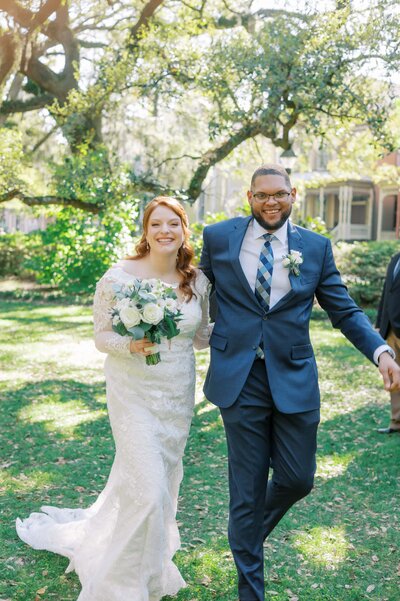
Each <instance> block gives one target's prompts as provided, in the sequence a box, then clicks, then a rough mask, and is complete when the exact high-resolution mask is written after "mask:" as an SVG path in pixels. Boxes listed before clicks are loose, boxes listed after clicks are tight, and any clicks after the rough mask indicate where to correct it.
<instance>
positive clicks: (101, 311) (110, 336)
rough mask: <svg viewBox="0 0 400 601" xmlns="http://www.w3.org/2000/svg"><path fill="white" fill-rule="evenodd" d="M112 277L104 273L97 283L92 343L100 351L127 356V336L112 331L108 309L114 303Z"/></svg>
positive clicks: (128, 353) (128, 341) (128, 338)
mask: <svg viewBox="0 0 400 601" xmlns="http://www.w3.org/2000/svg"><path fill="white" fill-rule="evenodd" d="M114 282H115V280H113V278H112V277H110V276H108V275H104V276H103V277H102V278H101V280H99V282H98V283H97V286H96V292H95V295H94V299H93V323H94V343H95V345H96V348H97V349H98V350H99V351H100V352H102V353H109V354H110V355H117V356H120V357H128V356H129V355H130V351H129V345H130V337H129V336H120V334H117V333H116V332H113V330H112V325H111V314H110V309H111V307H112V306H113V303H114V292H113V289H112V284H113V283H114Z"/></svg>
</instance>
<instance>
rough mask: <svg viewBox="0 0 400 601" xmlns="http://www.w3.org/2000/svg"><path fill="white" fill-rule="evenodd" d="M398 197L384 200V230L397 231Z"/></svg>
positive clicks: (393, 196) (387, 197)
mask: <svg viewBox="0 0 400 601" xmlns="http://www.w3.org/2000/svg"><path fill="white" fill-rule="evenodd" d="M396 205H397V202H396V196H395V195H394V194H393V195H391V196H385V198H384V199H383V211H382V230H383V231H385V232H392V231H393V230H395V229H396Z"/></svg>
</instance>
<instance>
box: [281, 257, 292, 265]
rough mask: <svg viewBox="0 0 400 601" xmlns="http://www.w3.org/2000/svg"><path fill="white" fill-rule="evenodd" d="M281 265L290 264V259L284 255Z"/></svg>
mask: <svg viewBox="0 0 400 601" xmlns="http://www.w3.org/2000/svg"><path fill="white" fill-rule="evenodd" d="M282 265H283V266H284V267H289V265H290V259H288V258H287V257H285V258H284V259H283V261H282Z"/></svg>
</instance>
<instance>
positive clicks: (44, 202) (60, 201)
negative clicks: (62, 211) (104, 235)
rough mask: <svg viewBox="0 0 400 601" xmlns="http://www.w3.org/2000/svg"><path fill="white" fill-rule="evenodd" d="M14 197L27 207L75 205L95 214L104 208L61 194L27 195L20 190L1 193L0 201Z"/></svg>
mask: <svg viewBox="0 0 400 601" xmlns="http://www.w3.org/2000/svg"><path fill="white" fill-rule="evenodd" d="M14 198H18V199H19V200H20V201H21V202H23V203H24V204H26V205H28V206H29V207H34V206H36V207H47V206H50V205H58V206H63V207H75V208H76V209H82V211H87V212H88V213H93V214H95V215H97V214H98V213H100V211H101V210H102V209H103V208H104V207H102V206H101V205H96V204H92V203H90V202H84V201H83V200H79V199H78V198H63V197H61V196H28V195H27V194H24V193H23V192H21V191H20V190H10V191H9V192H6V193H5V194H1V195H0V203H2V202H7V201H8V200H13V199H14Z"/></svg>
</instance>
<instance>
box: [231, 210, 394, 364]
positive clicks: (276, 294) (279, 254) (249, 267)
mask: <svg viewBox="0 0 400 601" xmlns="http://www.w3.org/2000/svg"><path fill="white" fill-rule="evenodd" d="M287 231H288V221H286V222H285V223H284V224H283V225H282V227H280V228H279V229H278V230H276V231H275V232H274V236H275V238H274V239H273V240H272V241H271V246H272V252H273V253H274V268H273V271H272V282H271V294H270V303H269V306H270V308H271V307H273V306H274V305H276V303H277V302H278V301H279V300H280V299H281V298H282V297H284V296H285V294H287V293H288V292H289V291H290V289H291V286H290V280H289V269H288V268H287V267H284V266H283V262H282V261H283V256H284V255H287V254H288V252H289V246H288V233H287ZM268 233H270V232H268V231H267V230H266V229H264V228H263V227H262V226H261V225H260V224H259V223H258V221H256V220H255V219H252V220H251V221H250V223H249V225H248V227H247V230H246V233H245V235H244V238H243V242H242V247H241V249H240V253H239V261H240V265H241V267H242V270H243V273H244V275H245V276H246V279H247V281H248V282H249V286H250V288H251V289H252V290H253V292H254V291H255V288H256V279H257V270H258V263H259V259H260V253H261V249H262V247H263V246H264V242H265V239H264V238H263V235H264V234H268ZM385 351H387V352H389V353H390V355H391V356H392V357H393V358H394V351H393V349H391V347H390V346H388V345H387V344H385V345H383V344H382V345H381V346H379V347H378V348H377V349H376V350H375V352H374V356H373V361H374V363H375V364H376V365H378V360H379V357H380V355H381V354H382V353H384V352H385Z"/></svg>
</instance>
